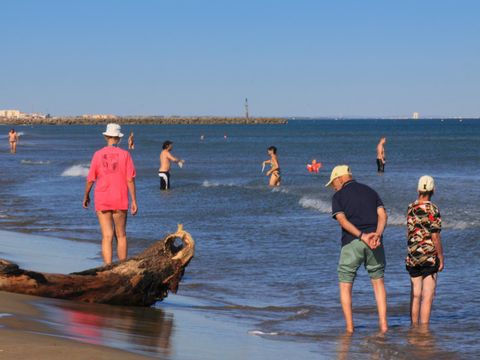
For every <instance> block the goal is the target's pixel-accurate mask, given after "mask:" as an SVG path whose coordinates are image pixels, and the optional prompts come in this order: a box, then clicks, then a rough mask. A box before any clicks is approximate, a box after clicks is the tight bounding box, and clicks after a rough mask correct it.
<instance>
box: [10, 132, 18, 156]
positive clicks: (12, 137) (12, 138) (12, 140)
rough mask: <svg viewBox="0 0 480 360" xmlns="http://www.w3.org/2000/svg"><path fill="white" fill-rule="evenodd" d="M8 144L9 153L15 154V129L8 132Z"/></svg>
mask: <svg viewBox="0 0 480 360" xmlns="http://www.w3.org/2000/svg"><path fill="white" fill-rule="evenodd" d="M8 142H9V143H10V153H12V154H15V153H16V152H17V142H18V134H17V132H16V131H15V129H10V131H9V132H8Z"/></svg>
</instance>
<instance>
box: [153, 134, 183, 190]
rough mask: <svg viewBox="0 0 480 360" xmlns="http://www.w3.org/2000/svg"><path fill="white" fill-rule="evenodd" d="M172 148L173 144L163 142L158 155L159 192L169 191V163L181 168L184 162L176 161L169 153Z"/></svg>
mask: <svg viewBox="0 0 480 360" xmlns="http://www.w3.org/2000/svg"><path fill="white" fill-rule="evenodd" d="M172 148H173V143H172V142H171V141H169V140H167V141H165V142H164V143H163V146H162V149H163V150H162V152H161V153H160V169H159V170H158V176H159V177H160V190H168V189H170V162H171V161H173V162H176V163H177V164H178V166H180V167H183V164H184V162H185V160H181V159H177V158H176V157H175V156H173V155H172V154H171V153H170V151H171V150H172Z"/></svg>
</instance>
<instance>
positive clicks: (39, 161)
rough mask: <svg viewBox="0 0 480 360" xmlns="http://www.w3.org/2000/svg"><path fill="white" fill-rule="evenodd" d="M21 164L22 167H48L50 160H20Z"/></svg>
mask: <svg viewBox="0 0 480 360" xmlns="http://www.w3.org/2000/svg"><path fill="white" fill-rule="evenodd" d="M21 163H22V164H24V165H48V164H50V160H45V161H43V160H22V161H21Z"/></svg>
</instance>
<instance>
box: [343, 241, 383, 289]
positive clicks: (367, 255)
mask: <svg viewBox="0 0 480 360" xmlns="http://www.w3.org/2000/svg"><path fill="white" fill-rule="evenodd" d="M362 263H363V264H364V266H365V269H367V271H368V275H369V276H370V278H371V279H381V278H383V274H384V272H385V252H384V250H383V245H380V246H379V247H378V248H376V249H375V250H372V249H370V248H369V247H368V246H367V244H365V243H364V242H363V241H361V240H358V239H355V240H353V241H352V242H350V243H348V244H347V245H345V246H343V247H342V251H341V252H340V261H339V262H338V269H337V271H338V281H339V282H347V283H351V282H353V280H355V276H356V275H357V270H358V268H359V267H360V265H362Z"/></svg>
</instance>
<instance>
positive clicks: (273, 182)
mask: <svg viewBox="0 0 480 360" xmlns="http://www.w3.org/2000/svg"><path fill="white" fill-rule="evenodd" d="M267 151H268V155H270V160H265V161H264V162H263V163H262V168H264V167H265V165H266V164H270V170H268V171H267V173H266V175H267V176H270V181H269V185H270V186H272V187H275V186H280V181H281V177H280V165H279V163H278V158H277V148H276V147H275V146H270V147H269V148H268V150H267Z"/></svg>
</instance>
